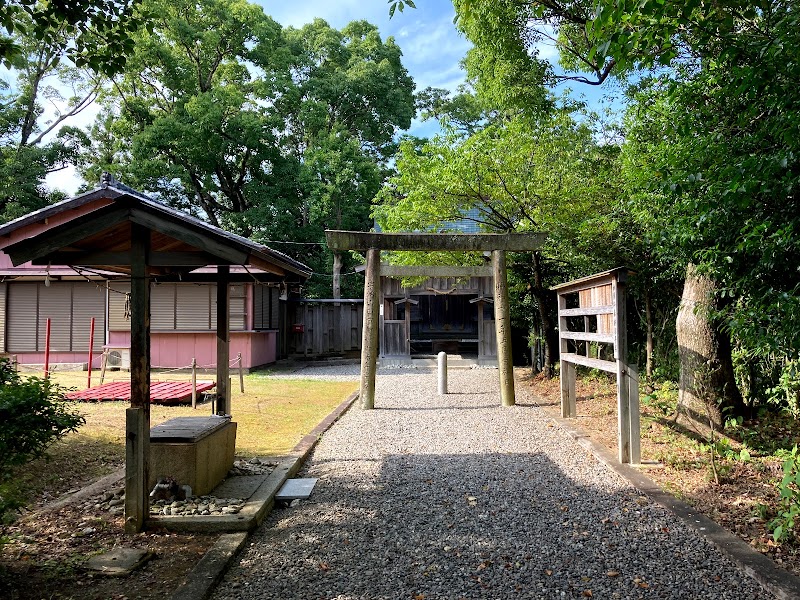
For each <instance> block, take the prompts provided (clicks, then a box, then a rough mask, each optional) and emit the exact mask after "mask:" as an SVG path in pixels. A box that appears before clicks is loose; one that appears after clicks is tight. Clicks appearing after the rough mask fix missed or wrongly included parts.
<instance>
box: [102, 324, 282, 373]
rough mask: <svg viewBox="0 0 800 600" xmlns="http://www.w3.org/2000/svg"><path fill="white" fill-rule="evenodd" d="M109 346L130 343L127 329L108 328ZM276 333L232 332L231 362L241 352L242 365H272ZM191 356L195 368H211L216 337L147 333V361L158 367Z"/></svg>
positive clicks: (211, 334) (187, 360)
mask: <svg viewBox="0 0 800 600" xmlns="http://www.w3.org/2000/svg"><path fill="white" fill-rule="evenodd" d="M108 336H109V342H108V345H109V346H121V347H126V346H128V345H130V332H128V331H111V332H109V334H108ZM277 341H278V333H277V332H276V331H241V332H237V331H232V332H231V349H230V356H231V362H233V361H234V360H235V359H236V355H237V354H238V353H239V352H241V353H242V363H243V366H244V368H246V369H250V368H253V367H260V366H262V365H268V364H272V363H274V362H275V360H276V347H277ZM192 358H196V359H197V366H198V367H207V368H208V367H211V366H216V364H217V336H216V334H215V333H214V332H213V331H211V332H208V333H205V332H203V333H181V332H174V331H173V332H168V333H167V332H164V333H151V334H150V364H151V366H152V367H153V368H154V369H157V368H159V367H164V368H178V367H189V366H191V364H192Z"/></svg>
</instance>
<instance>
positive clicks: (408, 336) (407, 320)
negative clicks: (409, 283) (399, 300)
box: [405, 290, 411, 358]
mask: <svg viewBox="0 0 800 600" xmlns="http://www.w3.org/2000/svg"><path fill="white" fill-rule="evenodd" d="M409 300H410V298H409V297H408V290H406V301H405V307H406V312H405V328H406V356H408V357H409V358H411V302H409Z"/></svg>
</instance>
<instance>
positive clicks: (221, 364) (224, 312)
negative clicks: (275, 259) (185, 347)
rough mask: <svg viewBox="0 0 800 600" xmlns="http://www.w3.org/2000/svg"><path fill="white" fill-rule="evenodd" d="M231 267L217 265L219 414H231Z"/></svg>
mask: <svg viewBox="0 0 800 600" xmlns="http://www.w3.org/2000/svg"><path fill="white" fill-rule="evenodd" d="M230 272H231V268H230V267H229V266H228V265H218V266H217V414H218V415H220V414H221V415H228V414H230V408H231V407H230V402H229V401H230V364H229V363H230V360H231V356H230V351H231V349H230V321H229V318H230V317H229V308H228V307H229V304H230V286H229V285H228V283H229V280H230Z"/></svg>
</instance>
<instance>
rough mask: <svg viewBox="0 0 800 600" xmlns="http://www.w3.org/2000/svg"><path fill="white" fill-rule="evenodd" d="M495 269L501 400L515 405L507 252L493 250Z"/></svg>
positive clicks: (496, 326)
mask: <svg viewBox="0 0 800 600" xmlns="http://www.w3.org/2000/svg"><path fill="white" fill-rule="evenodd" d="M492 267H493V271H494V327H495V332H496V334H497V366H498V369H499V372H500V401H501V402H502V404H503V406H514V404H515V397H514V362H513V357H512V355H511V311H510V309H509V305H508V279H507V273H506V253H505V251H503V250H492Z"/></svg>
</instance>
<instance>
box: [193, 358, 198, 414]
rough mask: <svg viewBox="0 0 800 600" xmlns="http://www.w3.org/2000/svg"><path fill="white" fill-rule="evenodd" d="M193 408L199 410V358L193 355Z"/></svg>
mask: <svg viewBox="0 0 800 600" xmlns="http://www.w3.org/2000/svg"><path fill="white" fill-rule="evenodd" d="M192 408H193V409H195V410H197V358H195V357H192Z"/></svg>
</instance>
